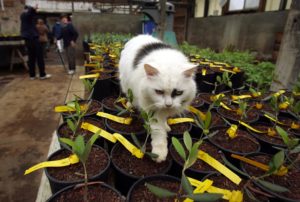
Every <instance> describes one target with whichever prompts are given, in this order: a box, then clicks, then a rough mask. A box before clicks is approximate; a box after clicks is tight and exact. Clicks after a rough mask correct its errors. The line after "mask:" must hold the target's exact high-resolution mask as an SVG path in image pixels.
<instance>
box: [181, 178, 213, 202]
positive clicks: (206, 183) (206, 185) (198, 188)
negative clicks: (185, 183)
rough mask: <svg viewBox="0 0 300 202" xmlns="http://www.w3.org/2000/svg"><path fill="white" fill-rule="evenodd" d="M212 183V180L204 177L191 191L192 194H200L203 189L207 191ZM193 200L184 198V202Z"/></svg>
mask: <svg viewBox="0 0 300 202" xmlns="http://www.w3.org/2000/svg"><path fill="white" fill-rule="evenodd" d="M212 184H213V181H211V180H209V179H206V180H204V181H203V182H201V183H199V185H198V186H196V188H195V189H194V191H193V194H201V193H204V192H205V191H207V190H208V189H209V188H210V187H211V185H212ZM193 201H194V200H192V199H190V198H187V199H185V200H184V202H193Z"/></svg>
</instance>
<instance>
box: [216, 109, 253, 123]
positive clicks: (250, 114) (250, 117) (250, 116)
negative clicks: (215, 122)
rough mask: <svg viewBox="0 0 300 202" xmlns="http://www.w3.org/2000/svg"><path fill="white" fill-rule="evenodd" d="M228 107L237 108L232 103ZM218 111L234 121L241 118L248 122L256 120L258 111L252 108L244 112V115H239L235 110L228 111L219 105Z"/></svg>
mask: <svg viewBox="0 0 300 202" xmlns="http://www.w3.org/2000/svg"><path fill="white" fill-rule="evenodd" d="M229 107H230V108H232V109H237V107H236V106H234V105H230V106H229ZM218 112H219V113H220V114H221V115H222V116H223V117H225V118H228V119H231V120H235V121H239V120H242V121H244V122H247V123H249V122H253V121H256V120H257V119H258V113H257V112H256V111H255V110H253V109H250V110H249V111H247V112H246V115H247V116H246V117H241V115H239V114H237V113H236V111H229V110H227V109H224V108H223V107H219V108H218Z"/></svg>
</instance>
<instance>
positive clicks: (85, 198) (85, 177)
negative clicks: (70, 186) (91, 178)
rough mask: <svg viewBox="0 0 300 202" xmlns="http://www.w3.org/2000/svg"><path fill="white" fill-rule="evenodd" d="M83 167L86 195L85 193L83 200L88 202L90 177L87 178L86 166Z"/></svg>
mask: <svg viewBox="0 0 300 202" xmlns="http://www.w3.org/2000/svg"><path fill="white" fill-rule="evenodd" d="M82 165H83V170H84V193H83V200H84V201H85V202H87V201H88V199H87V195H88V187H87V186H88V176H87V171H86V166H85V163H83V164H82Z"/></svg>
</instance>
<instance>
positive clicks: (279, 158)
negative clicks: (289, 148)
mask: <svg viewBox="0 0 300 202" xmlns="http://www.w3.org/2000/svg"><path fill="white" fill-rule="evenodd" d="M283 163H284V151H283V150H281V151H279V152H277V153H276V154H275V155H274V156H273V157H272V159H271V161H270V162H269V166H270V169H269V171H268V173H273V172H275V171H276V170H278V169H279V168H280V167H281V166H282V164H283Z"/></svg>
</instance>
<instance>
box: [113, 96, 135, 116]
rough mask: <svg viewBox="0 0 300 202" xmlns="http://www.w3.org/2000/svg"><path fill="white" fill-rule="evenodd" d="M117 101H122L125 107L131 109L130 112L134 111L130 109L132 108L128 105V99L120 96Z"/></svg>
mask: <svg viewBox="0 0 300 202" xmlns="http://www.w3.org/2000/svg"><path fill="white" fill-rule="evenodd" d="M116 102H120V103H121V104H122V106H123V107H124V108H125V109H127V110H129V111H130V112H133V110H132V109H130V108H129V107H128V106H127V100H126V98H124V97H121V98H119V99H118V100H117V101H116Z"/></svg>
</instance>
